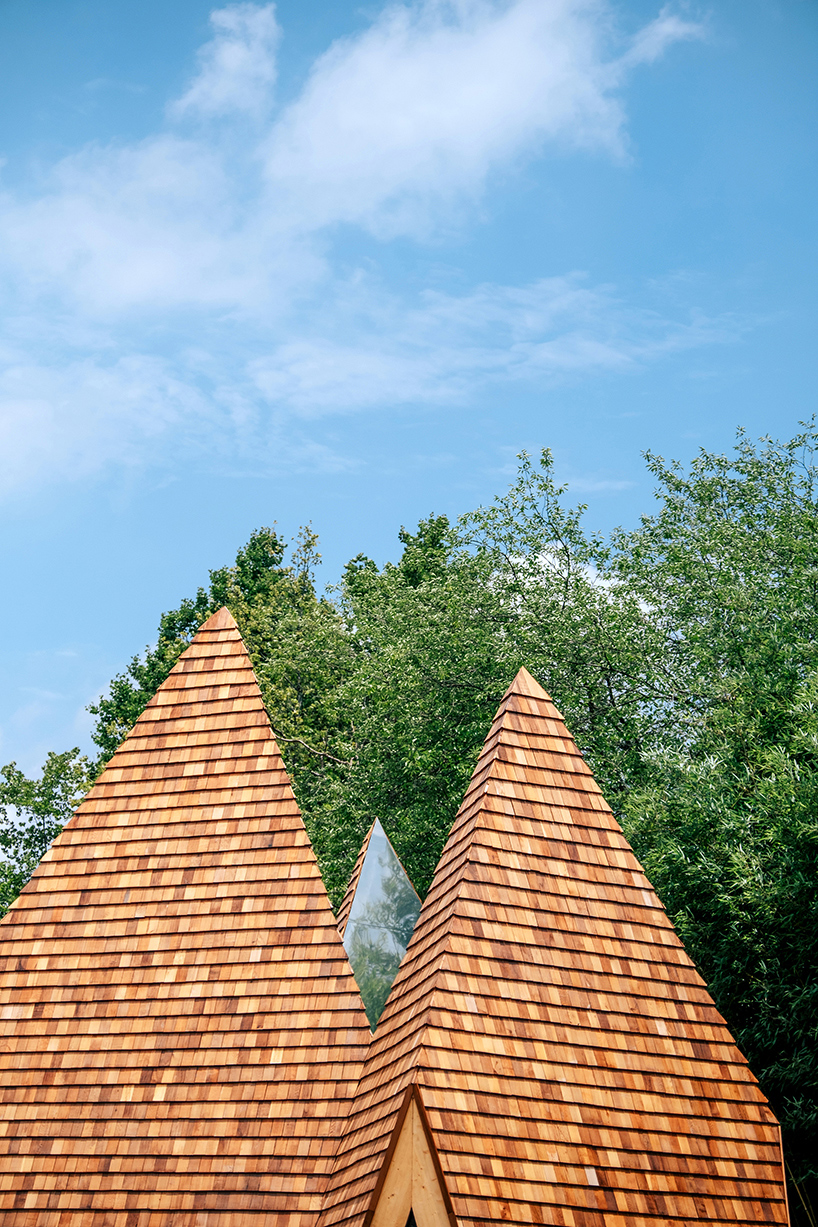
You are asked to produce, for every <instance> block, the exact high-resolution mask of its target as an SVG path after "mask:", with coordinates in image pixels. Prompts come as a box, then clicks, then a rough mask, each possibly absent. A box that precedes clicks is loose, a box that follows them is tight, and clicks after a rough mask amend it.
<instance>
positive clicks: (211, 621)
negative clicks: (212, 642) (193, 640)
mask: <svg viewBox="0 0 818 1227" xmlns="http://www.w3.org/2000/svg"><path fill="white" fill-rule="evenodd" d="M238 629H239V628H238V626H237V625H236V619H235V618H234V617H233V615H232V614H231V612H230V610H229V609H228V608H227V606H226V605H222V607H221V609H217V610H216V612H215V613H214V614H211V615H210V617H209V618H208V619H207V621H206V622H203V623H202V625H201V626H200V627H199V630H198V631H197V632H196V633H197V634H199V633H200V632H201V631H237V630H238Z"/></svg>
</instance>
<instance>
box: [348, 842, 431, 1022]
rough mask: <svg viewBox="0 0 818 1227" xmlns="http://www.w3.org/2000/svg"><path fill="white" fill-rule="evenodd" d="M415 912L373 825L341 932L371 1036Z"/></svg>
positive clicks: (405, 882)
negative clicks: (345, 924) (350, 905)
mask: <svg viewBox="0 0 818 1227" xmlns="http://www.w3.org/2000/svg"><path fill="white" fill-rule="evenodd" d="M419 913H420V899H419V898H418V895H417V893H416V891H415V889H414V887H413V886H412V883H411V882H410V881H409V879H408V877H407V876H406V872H405V870H404V868H403V866H402V865H401V863H400V861H399V860H398V858H397V856H396V855H395V853H394V851H393V849H392V845H391V844H390V843H389V840H388V839H387V838H386V835H385V833H384V830H383V828H382V827H381V824H380V823H379V822H376V824H375V829H374V830H373V832H372V835H371V838H370V840H369V847H368V848H367V852H366V856H365V857H364V863H363V867H362V869H361V877H360V880H359V882H358V887H357V889H356V891H355V898H354V899H353V902H352V908H351V910H350V914H349V920H348V922H347V927H346V931H345V933H344V946H345V947H346V951H347V954H348V955H349V961H350V963H351V964H352V970H353V972H354V974H355V979H356V981H357V984H358V988H359V989H360V991H361V997H362V999H363V1003H364V1008H365V1009H366V1016H367V1018H368V1019H369V1025H370V1027H371V1028H372V1030H373V1031H374V1030H375V1027H376V1025H377V1022H378V1019H379V1018H380V1016H381V1012H382V1010H383V1007H384V1005H385V1004H386V998H387V997H388V996H389V990H390V988H391V987H392V983H393V981H394V979H395V976H396V975H397V972H398V967H399V966H400V962H401V959H402V958H403V956H404V954H405V953H406V947H407V946H408V945H409V939H410V938H411V936H412V931H413V929H414V927H415V922H416V921H417V918H418V914H419Z"/></svg>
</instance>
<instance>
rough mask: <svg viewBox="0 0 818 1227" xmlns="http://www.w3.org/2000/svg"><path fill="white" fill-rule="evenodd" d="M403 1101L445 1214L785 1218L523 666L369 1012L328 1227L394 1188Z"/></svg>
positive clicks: (643, 882)
mask: <svg viewBox="0 0 818 1227" xmlns="http://www.w3.org/2000/svg"><path fill="white" fill-rule="evenodd" d="M408 1096H411V1103H412V1104H415V1105H416V1110H417V1119H418V1120H421V1121H422V1122H423V1123H424V1129H425V1130H426V1131H427V1136H428V1138H429V1143H430V1146H431V1147H432V1148H433V1150H434V1152H435V1156H436V1160H437V1163H438V1171H439V1175H440V1180H441V1182H442V1186H443V1188H442V1196H443V1200H442V1201H440V1204H443V1201H446V1199H447V1198H448V1201H447V1204H448V1206H449V1207H450V1210H449V1213H450V1214H451V1215H452V1216H453V1218H454V1220H455V1222H456V1223H457V1224H463V1225H465V1224H475V1225H476V1224H481V1225H485V1224H495V1223H497V1224H500V1223H509V1222H511V1223H518V1224H534V1223H560V1224H566V1225H569V1224H570V1225H571V1227H599V1224H600V1223H603V1222H604V1223H605V1224H606V1227H610V1225H611V1224H613V1223H621V1224H623V1227H624V1225H625V1224H627V1227H642V1225H644V1227H648V1225H649V1224H652V1225H654V1227H656V1225H657V1224H660V1223H661V1224H668V1223H671V1222H692V1221H696V1222H699V1223H702V1222H704V1223H713V1224H715V1223H724V1222H728V1221H729V1222H733V1221H736V1222H741V1223H758V1224H761V1223H779V1224H784V1223H786V1222H787V1212H786V1200H785V1194H784V1186H783V1173H782V1168H781V1154H780V1147H779V1134H778V1127H777V1124H776V1122H775V1119H774V1117H773V1115H772V1113H771V1112H770V1109H769V1107H768V1106H767V1104H766V1101H765V1100H764V1098H763V1096H762V1095H761V1093H760V1091H759V1089H758V1087H757V1085H756V1082H755V1080H754V1078H753V1076H752V1074H751V1073H750V1070H749V1068H748V1066H747V1063H746V1061H745V1060H744V1058H743V1057H742V1055H741V1053H740V1052H739V1051H738V1049H737V1048H736V1046H735V1044H734V1042H733V1040H732V1038H731V1036H730V1034H729V1032H728V1030H727V1027H726V1026H725V1024H724V1021H723V1019H722V1018H721V1017H720V1015H719V1014H718V1012H717V1010H716V1009H715V1006H714V1005H713V1002H712V1000H711V998H710V996H709V994H708V992H707V989H706V987H705V985H704V984H703V982H702V980H701V978H700V977H699V975H698V974H697V972H696V970H695V968H694V966H693V964H692V963H691V961H690V959H689V958H688V956H687V954H686V953H685V951H684V949H683V947H682V945H681V943H680V942H679V940H678V938H677V936H676V934H675V932H674V930H673V928H672V926H671V924H670V922H669V920H668V918H667V916H666V914H665V912H664V910H663V908H662V906H661V904H660V902H659V900H658V898H657V896H656V895H655V893H654V892H653V890H652V889H651V886H650V884H649V882H648V881H647V879H646V878H645V875H644V873H643V871H642V869H641V866H640V865H639V863H638V861H637V859H636V857H635V856H634V854H633V852H632V850H631V848H630V847H629V845H628V843H627V841H626V840H625V838H624V836H623V834H622V832H621V830H620V828H619V826H618V824H617V822H616V820H615V819H614V817H613V815H612V814H611V812H610V809H609V808H608V806H607V804H606V803H605V800H604V798H603V797H602V794H601V793H600V791H599V788H598V787H597V785H596V783H595V781H594V779H593V776H592V774H591V772H590V770H589V768H588V766H587V764H586V763H585V761H584V759H583V757H582V755H581V754H580V753H579V751H578V749H577V747H576V745H575V743H574V741H573V739H572V738H571V736H570V734H569V733H568V730H567V729H566V727H565V724H564V722H563V719H562V717H561V716H560V714H559V712H558V711H557V710H556V708H555V707H554V705H553V704H552V703H551V701H550V699H549V698H548V696H547V695H546V693H545V692H544V691H543V690H542V689H541V688H540V687H539V686H538V685H537V683H536V682H535V681H534V680H533V678H531V676H530V675H529V674H528V673H527V672H526V671H525V670H521V672H520V673H519V674H518V675H517V677H516V678H515V680H514V682H513V683H512V685H511V687H510V688H509V690H508V692H507V694H506V696H505V698H504V699H503V702H502V705H501V707H500V710H499V712H498V714H497V717H496V719H495V721H494V724H493V726H492V729H491V732H490V733H489V736H488V739H487V741H486V744H485V746H484V749H483V752H482V754H481V756H480V759H479V761H478V764H477V767H476V770H475V773H474V777H473V779H472V782H471V785H470V787H469V790H468V792H467V794H466V797H465V800H464V802H463V805H462V807H461V809H460V811H459V813H458V816H457V818H456V820H455V824H454V827H453V829H452V832H451V835H450V838H449V840H448V843H447V845H446V848H445V850H444V853H443V857H442V859H441V862H440V865H439V867H438V869H437V872H436V874H435V878H434V881H433V884H432V887H431V890H430V892H429V895H428V896H427V898H426V900H425V902H424V905H423V909H422V911H421V915H420V918H419V921H418V924H417V926H416V929H415V935H414V937H413V940H412V943H411V945H410V947H409V951H408V953H407V956H406V958H405V960H404V962H403V964H402V966H401V969H400V971H399V973H398V977H397V979H396V981H395V984H394V986H393V989H392V993H391V995H390V998H389V1000H388V1002H387V1005H386V1009H385V1010H384V1013H383V1016H382V1018H381V1020H380V1023H379V1026H378V1030H377V1032H376V1035H375V1038H374V1040H373V1042H372V1046H371V1048H370V1051H369V1056H368V1058H367V1061H366V1065H365V1069H364V1074H363V1077H362V1080H361V1084H360V1086H359V1088H358V1093H357V1096H356V1102H355V1109H354V1113H353V1114H351V1116H350V1120H349V1125H348V1127H347V1133H346V1136H345V1138H344V1141H343V1143H342V1145H341V1146H340V1147H339V1154H338V1159H337V1161H336V1167H335V1171H334V1174H333V1178H332V1182H331V1186H330V1190H329V1193H328V1195H327V1199H326V1203H325V1208H324V1212H323V1214H322V1218H321V1227H331V1225H336V1224H338V1225H340V1224H346V1225H349V1227H352V1225H355V1227H358V1225H361V1227H363V1224H364V1223H369V1222H370V1220H371V1216H372V1215H373V1213H375V1211H376V1208H377V1207H378V1205H379V1203H378V1199H379V1197H380V1196H381V1194H382V1193H383V1195H384V1197H386V1196H387V1193H388V1195H389V1196H392V1195H393V1194H394V1195H395V1196H397V1194H395V1193H394V1190H395V1189H396V1188H398V1185H396V1184H395V1180H394V1179H393V1175H394V1174H390V1173H391V1168H390V1163H391V1162H392V1156H393V1154H398V1153H403V1151H402V1150H401V1147H403V1148H404V1150H405V1147H406V1145H408V1143H405V1142H404V1141H403V1140H402V1139H403V1138H404V1137H405V1136H406V1135H405V1125H404V1123H403V1122H404V1121H405V1114H406V1112H407V1110H408V1109H407V1104H408V1103H409V1099H408V1098H407V1097H408ZM402 1130H403V1132H402ZM399 1138H400V1141H399ZM427 1168H428V1164H427ZM406 1187H407V1186H406V1185H405V1183H404V1185H402V1186H400V1188H402V1189H403V1194H401V1195H405V1190H406ZM419 1187H424V1185H423V1178H422V1175H421V1178H419ZM425 1187H428V1180H426V1185H425ZM439 1200H440V1199H439ZM379 1214H380V1211H379V1212H378V1214H376V1215H375V1219H374V1222H376V1223H378V1222H380V1217H379ZM385 1221H386V1219H384V1222H385ZM399 1227H402V1224H401V1225H399Z"/></svg>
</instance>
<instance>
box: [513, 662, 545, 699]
mask: <svg viewBox="0 0 818 1227" xmlns="http://www.w3.org/2000/svg"><path fill="white" fill-rule="evenodd" d="M512 694H525V695H528V697H529V698H531V699H545V701H546V702H548V703H550V702H551V695H550V694H548V692H547V691H545V690H543V688H542V686H541V685H540V683H539V682H538V681H537V679H536V678H534V677H532V676H531V674H530V673H529V672H528V669H526V667H525V665H521V666H520V668H519V669H518V671H517V676H516V677H515V678H514V680H513V682H512V683H511V685H510V686H509V688H508V690H507V691H506V693H505V695H504V696H503V698H504V699H507V698H508V697H509V696H510V695H512Z"/></svg>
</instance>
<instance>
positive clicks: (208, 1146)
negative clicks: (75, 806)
mask: <svg viewBox="0 0 818 1227" xmlns="http://www.w3.org/2000/svg"><path fill="white" fill-rule="evenodd" d="M0 972H2V977H0V1019H1V1020H2V1022H1V1023H0V1026H1V1027H2V1030H1V1031H0V1086H2V1096H0V1098H2V1103H0V1218H2V1223H3V1227H92V1225H93V1227H171V1225H172V1227H216V1225H217V1224H218V1227H229V1224H238V1223H241V1224H249V1223H251V1222H252V1223H259V1224H261V1223H270V1224H272V1223H276V1224H277V1223H281V1224H284V1223H286V1224H288V1227H314V1224H315V1223H316V1220H317V1211H318V1208H319V1204H320V1197H321V1193H322V1191H323V1188H324V1184H325V1179H326V1175H327V1171H328V1167H329V1164H330V1162H331V1159H332V1156H333V1153H334V1149H335V1146H336V1144H337V1140H338V1137H339V1135H340V1132H341V1130H342V1126H343V1122H344V1118H345V1116H346V1113H347V1110H348V1105H349V1099H350V1095H351V1093H352V1091H353V1090H354V1087H355V1084H356V1081H357V1078H358V1074H359V1072H360V1063H361V1058H362V1056H363V1053H364V1051H365V1048H366V1046H367V1044H368V1041H369V1027H368V1025H367V1021H366V1017H365V1015H364V1012H363V1009H362V1006H361V1001H360V997H359V994H358V991H357V988H356V985H355V982H354V980H353V977H352V973H351V970H350V967H349V963H348V961H347V957H346V954H345V952H344V949H343V945H342V943H341V939H340V937H339V935H338V932H337V929H336V925H335V919H334V917H333V915H332V911H331V909H330V906H329V901H328V899H327V895H326V891H325V889H324V885H323V882H322V880H321V877H320V874H319V871H318V866H317V863H316V860H315V856H314V854H313V852H312V849H311V847H310V844H309V840H308V838H307V834H306V831H305V829H304V825H303V823H302V820H301V816H300V814H299V811H298V806H297V804H296V801H295V797H294V796H293V792H292V789H291V787H290V783H289V780H288V778H287V775H286V773H285V770H284V764H283V762H282V759H281V756H280V754H279V751H278V747H277V745H276V743H275V740H274V738H273V735H272V732H271V729H270V725H269V721H268V719H267V715H266V713H265V710H264V706H263V703H262V699H261V694H260V692H259V689H258V685H257V683H256V680H255V678H254V676H253V671H252V668H251V666H250V661H249V659H248V657H247V653H246V651H245V650H244V647H243V644H242V642H241V638H240V636H239V633H238V630H237V628H236V625H235V623H234V621H233V619H232V617H231V616H230V614H229V613H228V612H227V610H221V611H220V612H219V613H217V614H215V615H214V616H213V617H212V618H211V619H210V620H209V621H208V622H207V623H205V625H204V626H203V627H202V629H201V630H200V631H199V633H198V634H197V635H196V637H195V639H194V641H193V643H192V644H191V646H190V647H189V648H188V649H187V651H186V652H185V653H184V654H183V655H182V656H181V657H180V659H179V661H178V663H177V664H176V666H175V668H174V669H173V672H172V673H171V674H170V676H169V677H168V678H167V680H166V681H165V683H164V684H163V686H162V687H161V689H160V690H159V692H158V693H157V694H156V696H155V697H154V699H153V700H152V701H151V703H150V704H149V705H148V707H147V708H146V710H145V712H144V713H143V715H142V716H141V717H140V719H139V721H138V723H137V724H136V726H135V727H134V729H133V731H132V732H131V734H130V736H129V737H128V738H127V739H126V741H125V742H124V743H123V745H122V746H121V748H120V749H119V750H118V752H117V753H116V754H115V755H114V757H113V759H112V760H111V762H110V763H109V765H108V767H107V768H106V770H105V772H104V773H103V775H102V776H101V777H100V779H99V781H98V782H97V784H96V785H95V786H94V788H93V789H92V790H91V792H90V793H89V795H88V797H87V798H86V800H85V801H84V802H83V804H82V805H81V806H80V808H79V810H78V811H77V813H76V815H75V816H74V818H72V820H71V821H70V822H69V824H68V825H67V827H66V828H65V830H64V832H63V833H62V835H61V836H60V837H59V838H58V839H57V840H56V841H55V843H54V845H53V846H52V848H51V850H50V852H49V853H48V854H47V856H46V858H45V859H44V861H43V862H42V864H41V865H40V867H39V869H38V870H37V872H36V873H35V875H34V877H33V878H32V880H31V882H30V883H29V885H28V886H27V887H26V889H25V890H24V891H23V893H22V895H21V896H20V898H19V899H18V900H17V902H16V903H15V904H14V906H13V907H12V908H11V911H10V912H9V913H8V915H7V916H6V917H5V919H4V920H3V921H2V923H0Z"/></svg>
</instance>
